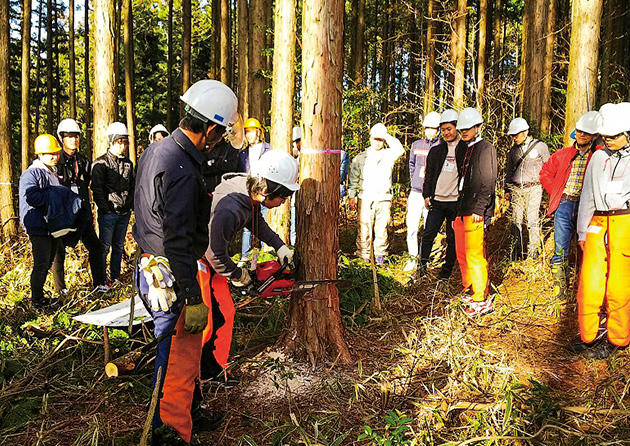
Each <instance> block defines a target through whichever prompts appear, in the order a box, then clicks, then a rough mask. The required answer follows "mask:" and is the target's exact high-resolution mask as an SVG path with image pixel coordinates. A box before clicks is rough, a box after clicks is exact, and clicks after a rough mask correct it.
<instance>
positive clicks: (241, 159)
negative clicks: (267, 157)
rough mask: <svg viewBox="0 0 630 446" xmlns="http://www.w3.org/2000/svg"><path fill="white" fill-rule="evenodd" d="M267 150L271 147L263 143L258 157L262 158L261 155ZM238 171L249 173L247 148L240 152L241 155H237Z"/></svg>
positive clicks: (265, 142)
mask: <svg viewBox="0 0 630 446" xmlns="http://www.w3.org/2000/svg"><path fill="white" fill-rule="evenodd" d="M267 150H271V146H270V145H269V143H268V142H267V141H263V143H262V150H261V151H260V156H263V154H264V153H265V152H266V151H267ZM238 171H239V172H244V173H249V171H250V165H249V147H246V148H244V149H243V150H241V153H239V154H238Z"/></svg>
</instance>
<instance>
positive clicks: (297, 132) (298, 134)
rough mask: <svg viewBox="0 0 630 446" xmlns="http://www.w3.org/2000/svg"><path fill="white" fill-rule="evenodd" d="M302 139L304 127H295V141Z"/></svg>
mask: <svg viewBox="0 0 630 446" xmlns="http://www.w3.org/2000/svg"><path fill="white" fill-rule="evenodd" d="M298 139H302V127H293V142H295V141H297V140H298Z"/></svg>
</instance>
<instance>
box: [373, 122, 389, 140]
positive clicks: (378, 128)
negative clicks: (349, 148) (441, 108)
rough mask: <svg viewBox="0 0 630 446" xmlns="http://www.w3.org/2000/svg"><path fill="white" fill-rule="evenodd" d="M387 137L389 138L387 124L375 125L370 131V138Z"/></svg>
mask: <svg viewBox="0 0 630 446" xmlns="http://www.w3.org/2000/svg"><path fill="white" fill-rule="evenodd" d="M385 137H387V127H385V124H383V123H381V122H379V123H378V124H374V126H373V127H372V128H371V129H370V138H372V139H385Z"/></svg>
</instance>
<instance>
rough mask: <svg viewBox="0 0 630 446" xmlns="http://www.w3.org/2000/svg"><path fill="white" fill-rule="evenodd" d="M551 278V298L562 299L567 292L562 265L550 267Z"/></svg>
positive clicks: (555, 264)
mask: <svg viewBox="0 0 630 446" xmlns="http://www.w3.org/2000/svg"><path fill="white" fill-rule="evenodd" d="M551 276H552V277H553V293H552V296H553V297H554V298H556V299H564V298H565V295H566V292H567V277H566V273H565V271H564V267H563V266H562V264H560V263H553V264H552V265H551Z"/></svg>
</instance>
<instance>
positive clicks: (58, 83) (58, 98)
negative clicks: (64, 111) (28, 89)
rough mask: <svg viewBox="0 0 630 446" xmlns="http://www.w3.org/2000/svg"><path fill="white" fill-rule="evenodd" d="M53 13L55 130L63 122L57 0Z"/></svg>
mask: <svg viewBox="0 0 630 446" xmlns="http://www.w3.org/2000/svg"><path fill="white" fill-rule="evenodd" d="M53 11H55V25H54V26H55V35H54V38H53V54H54V55H55V66H54V70H55V81H54V82H55V84H54V85H55V119H54V120H53V128H54V129H56V128H57V123H58V122H59V121H61V91H60V90H61V77H60V75H59V71H60V70H61V68H60V64H59V53H60V51H59V37H60V36H61V33H60V32H59V8H58V6H57V0H54V3H53Z"/></svg>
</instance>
